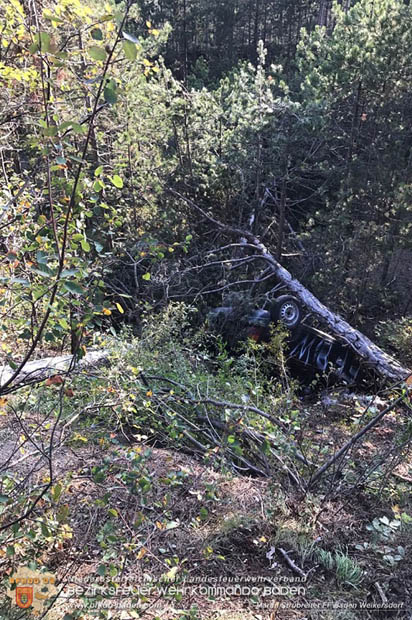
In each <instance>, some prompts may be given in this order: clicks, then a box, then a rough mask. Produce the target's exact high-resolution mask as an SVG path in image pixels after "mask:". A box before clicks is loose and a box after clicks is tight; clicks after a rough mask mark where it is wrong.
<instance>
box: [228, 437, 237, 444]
mask: <svg viewBox="0 0 412 620" xmlns="http://www.w3.org/2000/svg"><path fill="white" fill-rule="evenodd" d="M235 441H236V437H235V436H234V435H229V437H228V438H227V442H228V443H235Z"/></svg>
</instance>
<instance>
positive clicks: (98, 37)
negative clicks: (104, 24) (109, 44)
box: [90, 28, 103, 41]
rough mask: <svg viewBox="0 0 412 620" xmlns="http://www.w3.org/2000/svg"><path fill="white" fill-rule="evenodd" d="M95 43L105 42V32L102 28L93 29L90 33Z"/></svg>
mask: <svg viewBox="0 0 412 620" xmlns="http://www.w3.org/2000/svg"><path fill="white" fill-rule="evenodd" d="M90 34H91V35H92V37H93V39H94V40H95V41H103V32H102V31H101V30H100V28H93V30H92V31H91V33H90Z"/></svg>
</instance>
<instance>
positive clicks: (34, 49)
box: [29, 41, 40, 54]
mask: <svg viewBox="0 0 412 620" xmlns="http://www.w3.org/2000/svg"><path fill="white" fill-rule="evenodd" d="M39 49H40V47H39V44H38V43H37V42H36V41H34V43H32V44H31V45H30V47H29V52H30V54H35V53H36V52H38V51H39Z"/></svg>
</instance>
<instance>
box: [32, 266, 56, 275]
mask: <svg viewBox="0 0 412 620" xmlns="http://www.w3.org/2000/svg"><path fill="white" fill-rule="evenodd" d="M31 271H33V272H34V273H38V274H39V275H40V276H46V277H49V276H52V275H54V271H52V270H51V269H50V267H48V266H47V265H42V264H39V265H37V266H36V267H34V266H33V267H31Z"/></svg>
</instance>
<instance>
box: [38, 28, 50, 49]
mask: <svg viewBox="0 0 412 620" xmlns="http://www.w3.org/2000/svg"><path fill="white" fill-rule="evenodd" d="M40 46H41V51H42V52H48V51H49V49H50V35H49V33H48V32H40Z"/></svg>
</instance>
